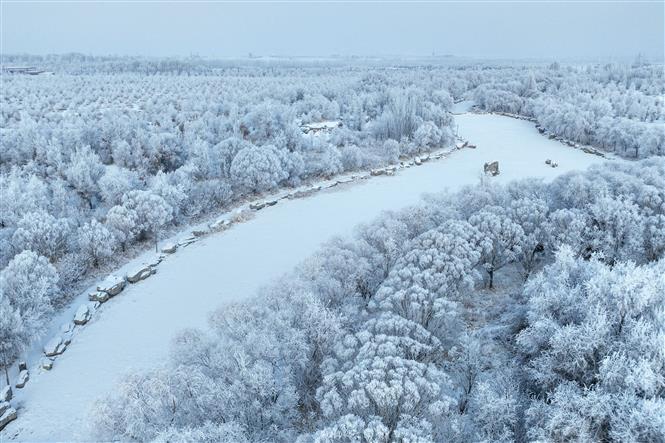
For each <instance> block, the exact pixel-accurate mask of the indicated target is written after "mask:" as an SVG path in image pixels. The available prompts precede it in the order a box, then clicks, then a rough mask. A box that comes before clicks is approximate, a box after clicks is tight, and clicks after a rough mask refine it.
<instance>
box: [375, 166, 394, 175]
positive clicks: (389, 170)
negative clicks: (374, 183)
mask: <svg viewBox="0 0 665 443" xmlns="http://www.w3.org/2000/svg"><path fill="white" fill-rule="evenodd" d="M396 171H397V166H395V165H390V166H386V167H385V168H378V169H372V170H371V171H370V172H369V175H370V176H372V177H377V176H379V175H395V172H396Z"/></svg>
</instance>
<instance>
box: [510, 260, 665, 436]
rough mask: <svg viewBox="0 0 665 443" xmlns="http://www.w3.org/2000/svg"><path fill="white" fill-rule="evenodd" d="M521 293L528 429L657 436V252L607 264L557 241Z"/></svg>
mask: <svg viewBox="0 0 665 443" xmlns="http://www.w3.org/2000/svg"><path fill="white" fill-rule="evenodd" d="M525 295H526V297H527V300H528V306H527V321H528V326H527V327H526V329H525V330H524V331H522V332H521V333H520V334H519V336H518V337H517V344H518V345H519V349H520V351H521V352H522V354H523V356H524V358H525V359H526V361H527V364H528V366H527V379H528V382H529V385H528V386H529V389H531V390H532V391H533V392H534V393H535V394H536V396H534V397H532V398H534V400H532V401H531V402H530V407H529V409H528V411H527V418H528V420H529V421H530V426H529V429H530V433H529V435H530V437H531V438H533V439H544V440H570V439H573V440H589V441H591V440H612V441H627V440H633V441H660V440H662V439H663V437H665V419H664V418H663V417H665V414H664V413H665V397H664V395H663V388H665V347H663V343H665V261H664V260H662V259H661V260H660V261H659V262H656V263H652V264H649V265H644V266H636V265H634V264H632V263H630V262H628V263H617V264H615V265H614V267H610V266H608V265H607V264H604V263H602V262H601V261H599V260H597V259H592V260H590V261H585V260H583V259H581V258H575V257H574V255H573V253H572V251H571V250H570V249H568V248H565V249H563V250H561V251H560V252H559V253H558V254H557V257H556V260H555V262H554V264H552V265H550V266H548V267H546V268H545V270H544V272H543V273H542V274H539V275H538V276H537V277H536V278H534V279H533V280H532V281H530V282H529V283H528V284H527V285H526V287H525Z"/></svg>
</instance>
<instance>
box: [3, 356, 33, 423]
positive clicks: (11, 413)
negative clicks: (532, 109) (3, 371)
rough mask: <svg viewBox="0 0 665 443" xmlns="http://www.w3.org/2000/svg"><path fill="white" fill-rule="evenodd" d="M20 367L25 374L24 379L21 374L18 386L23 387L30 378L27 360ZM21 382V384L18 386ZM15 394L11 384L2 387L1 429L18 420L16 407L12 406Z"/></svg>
mask: <svg viewBox="0 0 665 443" xmlns="http://www.w3.org/2000/svg"><path fill="white" fill-rule="evenodd" d="M19 369H20V370H21V372H20V373H21V374H24V375H23V379H22V378H21V376H20V375H19V380H18V383H17V387H21V388H22V387H23V386H25V383H26V382H27V381H28V378H29V376H28V371H27V365H26V364H25V362H20V363H19ZM21 382H22V384H21ZM19 384H21V386H18V385H19ZM13 394H14V393H13V392H12V388H11V386H9V385H7V386H5V387H4V388H2V389H0V431H2V430H3V429H4V428H5V426H7V425H8V424H9V423H10V422H12V421H14V420H16V409H14V408H12V405H11V403H10V401H11V399H12V397H13Z"/></svg>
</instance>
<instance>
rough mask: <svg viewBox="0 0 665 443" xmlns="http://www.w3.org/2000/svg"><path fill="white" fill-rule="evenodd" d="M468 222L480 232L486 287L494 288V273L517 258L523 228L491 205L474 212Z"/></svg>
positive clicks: (522, 238)
mask: <svg viewBox="0 0 665 443" xmlns="http://www.w3.org/2000/svg"><path fill="white" fill-rule="evenodd" d="M469 223H471V225H472V226H474V227H475V228H476V229H477V230H478V231H479V232H480V234H481V236H482V240H481V244H482V249H483V252H482V256H481V263H482V265H483V267H484V268H485V271H486V272H487V276H488V287H489V288H490V289H492V288H494V273H495V272H496V271H498V270H499V269H501V268H502V267H504V266H505V265H507V264H509V263H512V262H514V261H515V260H517V259H518V257H519V254H520V253H521V252H522V246H523V244H524V241H525V238H524V230H523V229H522V227H521V226H520V225H518V224H517V223H515V222H514V221H513V220H512V219H511V218H510V217H509V216H507V215H506V214H505V211H504V210H503V209H502V208H500V207H498V206H492V207H488V208H486V209H483V210H482V211H480V212H478V213H476V214H474V215H473V216H471V218H469Z"/></svg>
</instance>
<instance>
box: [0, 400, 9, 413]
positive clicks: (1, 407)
mask: <svg viewBox="0 0 665 443" xmlns="http://www.w3.org/2000/svg"><path fill="white" fill-rule="evenodd" d="M10 407H11V405H10V404H9V402H8V401H0V415H2V414H4V413H5V411H6V410H7V409H9V408H10Z"/></svg>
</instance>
